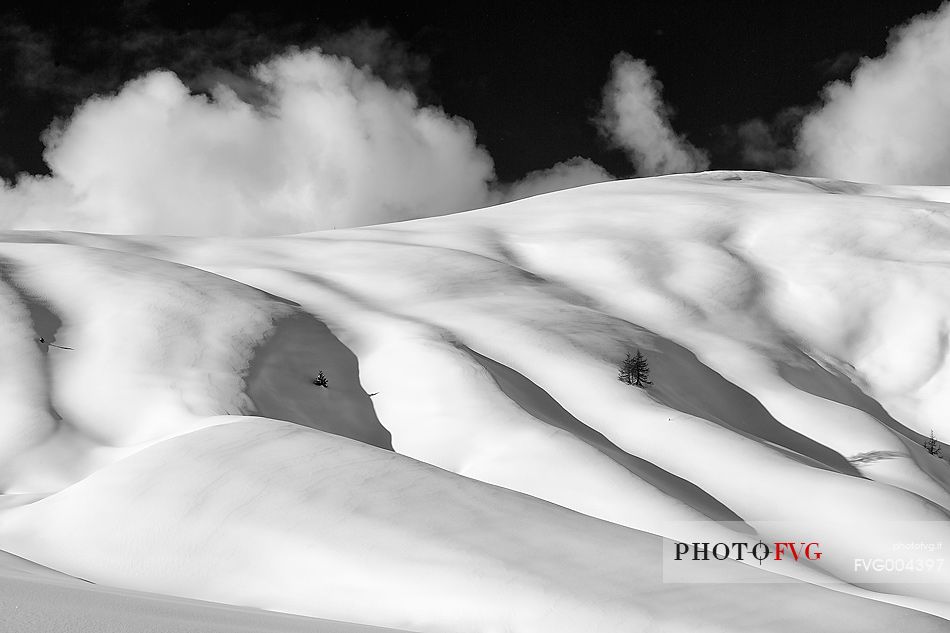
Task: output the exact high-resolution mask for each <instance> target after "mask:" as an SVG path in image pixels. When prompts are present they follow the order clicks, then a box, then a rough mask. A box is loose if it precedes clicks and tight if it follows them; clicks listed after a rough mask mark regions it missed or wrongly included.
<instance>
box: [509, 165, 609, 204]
mask: <svg viewBox="0 0 950 633" xmlns="http://www.w3.org/2000/svg"><path fill="white" fill-rule="evenodd" d="M613 179H614V177H613V176H611V175H610V174H609V173H608V172H607V170H606V169H604V168H603V167H601V166H600V165H598V164H597V163H595V162H593V161H591V160H590V159H587V158H582V157H580V156H575V157H574V158H570V159H568V160H565V161H563V162H560V163H558V164H556V165H554V166H553V167H549V168H548V169H539V170H537V171H532V172H531V173H529V174H528V175H526V176H525V177H524V178H522V179H521V180H519V181H518V182H516V183H513V184H511V185H508V186H506V187H501V188H500V189H501V195H502V200H503V201H505V202H507V201H509V200H518V199H519V198H527V197H529V196H536V195H539V194H542V193H548V192H551V191H559V190H561V189H570V188H571V187H580V186H582V185H592V184H594V183H597V182H606V181H608V180H613Z"/></svg>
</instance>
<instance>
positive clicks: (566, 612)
mask: <svg viewBox="0 0 950 633" xmlns="http://www.w3.org/2000/svg"><path fill="white" fill-rule="evenodd" d="M115 526H122V529H121V530H116V529H115ZM0 547H3V548H5V549H7V550H9V551H11V552H14V553H16V554H17V555H20V556H25V557H27V558H29V559H30V560H35V561H38V562H40V563H41V564H45V565H48V566H50V567H53V568H55V569H58V570H61V571H64V572H66V573H71V574H76V575H83V576H84V577H87V578H89V579H91V580H93V581H95V582H97V583H102V584H111V585H116V586H123V587H128V588H131V589H137V590H145V591H153V592H158V593H163V594H167V595H172V596H182V597H188V598H194V599H200V600H211V601H215V602H222V603H227V604H238V605H249V606H256V607H261V608H266V609H270V610H279V611H283V612H287V613H298V614H304V615H315V616H320V617H324V618H332V619H337V620H344V621H349V622H357V623H366V624H375V625H382V626H393V627H402V628H406V629H410V630H417V631H443V630H455V631H472V632H474V631H484V630H508V631H513V632H519V633H520V632H534V631H577V630H587V629H590V628H593V629H596V630H598V631H629V630H631V628H633V629H639V628H644V627H649V628H650V629H651V630H654V631H670V632H673V631H685V630H690V631H693V630H703V631H721V632H723V633H725V632H727V631H728V632H730V633H731V632H735V631H750V632H751V631H788V632H789V633H791V632H793V631H800V630H802V628H806V627H807V628H815V629H816V630H820V629H824V630H827V629H828V626H829V623H831V626H832V627H834V628H835V629H836V630H837V629H838V628H840V627H839V625H841V624H842V623H845V622H846V623H847V627H848V628H849V629H853V628H860V629H861V630H865V631H890V630H894V629H895V628H904V629H913V630H914V631H919V632H921V633H923V632H928V631H940V630H943V629H944V628H945V625H946V622H945V621H944V620H941V619H939V618H935V617H932V616H929V615H925V614H922V613H919V612H914V611H909V610H906V609H903V608H900V607H896V606H893V605H887V604H883V603H878V602H872V601H867V600H863V599H861V598H857V597H854V596H848V595H845V594H840V593H836V592H832V591H829V590H826V589H822V588H819V587H816V586H813V585H807V584H801V583H792V584H787V585H783V587H782V596H783V599H782V600H773V599H772V598H773V597H774V593H773V588H771V587H769V586H768V585H767V584H748V585H682V584H672V585H662V590H661V591H660V590H658V589H660V587H661V585H658V584H657V582H658V579H659V577H660V565H661V561H662V559H661V555H662V554H661V540H660V539H658V538H657V537H655V536H652V535H649V534H645V533H642V532H637V531H634V530H630V529H627V528H622V527H620V526H617V525H615V524H612V523H607V522H603V521H599V520H596V519H593V518H590V517H587V516H584V515H582V514H578V513H575V512H572V511H569V510H566V509H563V508H559V507H557V506H554V505H551V504H548V503H545V502H542V501H539V500H537V499H534V498H531V497H528V496H525V495H521V494H517V493H514V492H511V491H508V490H505V489H502V488H497V487H494V486H489V485H486V484H482V483H478V482H475V481H472V480H470V479H466V478H462V477H458V476H457V475H453V474H451V473H448V472H446V471H442V470H440V469H437V468H434V467H432V466H429V465H426V464H422V463H419V462H416V461H414V460H410V459H408V458H405V457H402V456H400V455H398V454H394V453H392V452H390V451H384V450H380V449H377V448H374V447H370V446H367V445H365V444H362V443H359V442H356V441H353V440H349V439H347V438H342V437H339V436H335V435H332V434H327V433H323V432H320V431H315V430H311V429H307V428H304V427H301V426H299V425H294V424H291V423H286V422H279V421H274V420H267V419H262V418H246V419H242V420H239V421H232V422H231V423H228V424H220V425H216V426H210V427H207V428H204V429H202V430H199V431H195V432H193V433H189V434H187V435H183V436H179V437H176V438H172V439H169V440H166V441H164V442H161V443H159V444H156V445H153V446H151V447H149V448H147V449H145V450H143V451H141V452H139V453H137V454H135V455H134V456H131V457H129V458H127V459H125V460H123V461H120V462H117V463H115V464H112V465H111V466H108V467H106V468H104V469H102V470H100V471H98V472H97V473H95V474H93V475H92V476H90V477H88V478H87V479H84V480H83V481H81V482H79V483H77V484H75V485H73V486H71V487H70V488H68V489H66V490H64V491H62V492H60V493H58V494H56V495H54V496H52V497H49V498H47V499H45V500H43V501H39V502H36V503H33V504H30V505H27V506H21V507H19V508H13V509H10V510H6V511H4V512H2V513H0ZM716 564H719V563H716ZM721 564H722V565H726V566H728V565H736V564H737V563H732V562H728V561H726V562H723V563H721ZM751 573H754V574H762V576H763V580H764V579H765V577H766V576H767V572H759V571H758V570H756V569H752V570H751ZM842 630H843V629H842Z"/></svg>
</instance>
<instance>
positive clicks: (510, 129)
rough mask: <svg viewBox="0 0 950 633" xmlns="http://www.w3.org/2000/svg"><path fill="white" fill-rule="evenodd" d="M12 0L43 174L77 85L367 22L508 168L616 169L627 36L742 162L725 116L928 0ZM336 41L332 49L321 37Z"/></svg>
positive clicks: (3, 144)
mask: <svg viewBox="0 0 950 633" xmlns="http://www.w3.org/2000/svg"><path fill="white" fill-rule="evenodd" d="M401 4H402V6H394V5H396V3H382V6H384V7H386V6H387V5H390V7H389V8H384V9H382V10H380V9H379V8H375V9H374V6H373V5H366V4H361V3H359V2H353V1H343V2H333V3H327V2H282V1H280V0H268V1H265V2H249V1H248V2H230V3H228V2H197V1H196V2H154V3H153V2H148V1H147V0H138V1H130V2H125V3H103V2H95V3H84V2H73V3H69V4H68V5H65V6H64V5H60V4H59V3H52V2H43V1H32V2H28V3H27V2H16V1H14V2H4V3H3V4H2V5H0V25H2V26H0V81H2V82H3V90H2V92H0V174H2V175H4V176H10V175H12V174H13V173H14V172H16V171H21V170H25V171H29V172H33V173H42V172H44V171H45V166H44V164H43V162H42V158H41V152H42V144H41V143H40V141H39V137H40V135H41V133H42V131H43V130H44V129H45V128H46V127H47V126H48V125H49V123H50V121H51V120H52V119H53V118H54V117H56V116H65V115H68V114H69V112H70V111H71V110H72V108H73V107H75V106H76V105H77V104H78V103H80V102H81V101H82V100H83V99H84V98H87V97H88V96H90V95H92V94H96V93H101V92H108V91H114V90H116V89H117V88H118V87H119V86H121V84H122V83H123V82H125V81H127V80H129V79H132V78H134V77H135V76H137V75H138V74H140V73H142V72H144V71H147V70H151V69H154V68H158V67H162V68H168V69H171V70H173V71H175V72H177V73H178V74H179V75H180V76H182V78H183V79H185V80H186V81H191V80H193V79H195V78H196V77H199V76H202V75H203V74H206V73H207V72H208V71H210V70H211V69H213V68H222V69H225V70H228V71H230V72H235V73H238V74H240V73H241V72H242V70H244V69H246V68H247V67H248V66H249V65H251V64H253V63H255V62H257V61H261V60H262V59H264V58H266V57H267V56H269V55H271V54H274V53H277V52H280V51H282V50H284V49H285V48H286V47H287V46H290V45H298V46H308V45H313V44H325V43H327V42H331V43H332V41H333V37H334V34H336V33H340V32H344V31H347V30H349V29H353V28H357V27H361V26H368V27H373V28H379V29H385V30H388V31H389V32H390V34H391V36H392V39H393V41H394V42H397V43H398V44H396V45H395V46H393V54H394V58H393V63H392V65H391V67H388V68H380V69H379V72H380V74H382V75H383V76H384V77H385V78H387V79H388V80H389V81H391V82H396V83H409V84H411V85H412V86H413V87H414V88H415V89H416V91H417V92H418V93H419V95H420V97H421V99H422V101H423V102H425V103H429V104H436V105H440V106H442V107H443V108H445V110H446V111H447V112H449V113H450V114H454V115H458V116H462V117H464V118H466V119H468V120H470V121H472V123H474V125H475V128H476V130H477V131H478V142H479V143H480V144H482V145H484V146H485V147H487V149H488V150H489V151H490V152H491V154H492V156H493V157H494V159H495V163H496V164H495V167H496V170H497V172H498V175H499V177H500V178H501V179H502V180H514V179H516V178H519V177H521V176H523V175H524V174H525V173H526V172H528V171H530V170H534V169H541V168H545V167H549V166H550V165H552V164H554V163H556V162H558V161H561V160H564V159H566V158H570V157H572V156H575V155H581V156H586V157H589V158H591V159H593V160H594V161H596V162H598V163H600V164H601V165H604V166H605V167H607V168H608V169H609V170H610V171H611V172H613V173H614V174H615V175H618V176H623V175H629V172H630V165H629V163H628V162H627V161H626V159H625V158H624V156H623V155H622V154H621V153H620V152H618V151H614V150H611V149H610V148H609V147H608V146H607V144H606V143H605V142H604V140H603V139H602V138H601V137H599V136H598V134H597V130H596V128H595V127H594V126H593V125H592V124H591V122H590V121H591V118H592V117H593V116H594V115H595V114H596V112H597V109H598V105H599V99H600V94H601V91H602V89H603V86H604V83H605V82H606V80H607V77H608V73H609V70H610V61H611V59H612V58H613V57H614V55H616V54H617V53H618V52H620V51H627V52H629V53H630V54H631V55H633V56H634V57H637V58H642V59H644V60H646V62H647V63H648V64H650V65H651V66H652V67H653V68H654V69H655V70H656V72H657V77H658V78H659V80H660V81H661V82H662V83H663V85H664V98H665V100H666V101H667V103H669V104H670V105H671V106H672V108H673V109H674V110H675V113H676V115H675V117H674V119H673V124H674V127H675V128H676V130H677V131H678V132H682V133H685V134H686V135H687V137H688V138H689V140H690V141H692V142H693V143H694V144H695V145H697V146H699V147H702V148H704V149H706V150H707V151H709V152H710V155H711V158H712V168H742V167H748V165H742V164H741V161H740V160H739V158H738V154H737V152H736V151H735V148H734V147H733V146H732V145H731V143H730V138H731V136H730V130H731V129H733V128H734V127H735V126H736V125H738V124H739V123H741V122H743V121H746V120H748V119H751V118H754V117H761V118H764V119H766V120H768V119H771V118H772V117H774V116H775V115H776V114H777V113H778V112H779V111H781V110H782V109H783V108H787V107H789V106H796V105H798V106H807V105H809V104H812V103H814V102H815V101H816V100H817V99H818V97H819V94H820V91H821V88H822V86H824V85H825V84H826V83H828V82H829V81H831V80H832V79H836V78H847V77H848V76H849V74H850V71H851V70H852V69H853V68H854V65H855V64H856V63H857V60H858V59H859V57H860V56H861V55H868V56H876V55H879V54H881V53H882V52H883V51H884V47H885V44H886V39H887V34H888V31H889V30H890V29H891V28H892V27H894V26H896V25H898V24H901V23H903V22H905V21H906V20H907V19H908V18H910V17H912V16H914V15H916V14H918V13H922V12H926V11H932V10H935V9H936V8H937V7H938V6H939V3H938V2H917V1H908V0H902V1H901V2H889V3H885V2H867V1H864V2H832V1H825V2H782V3H774V2H750V3H740V2H735V3H729V2H715V3H713V2H705V3H698V2H697V3H694V2H672V1H671V2H622V3H570V4H568V3H564V4H559V5H555V4H554V3H537V4H535V3H519V2H511V3H504V4H501V3H497V4H496V3H490V2H478V3H467V6H465V7H461V8H460V7H458V6H455V3H451V4H450V3H445V4H442V5H422V4H416V3H404V4H403V3H401ZM331 48H332V46H331Z"/></svg>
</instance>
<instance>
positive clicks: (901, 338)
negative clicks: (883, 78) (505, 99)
mask: <svg viewBox="0 0 950 633" xmlns="http://www.w3.org/2000/svg"><path fill="white" fill-rule="evenodd" d="M942 198H946V195H945V192H943V190H941V189H928V188H907V187H901V188H898V187H895V188H883V187H876V186H873V187H872V186H865V185H857V184H853V183H841V182H833V181H821V180H813V179H800V178H790V177H780V176H774V175H771V174H762V173H751V172H728V173H726V172H713V173H706V174H697V175H689V176H671V177H662V178H651V179H642V180H635V181H625V182H614V183H606V184H601V185H593V186H589V187H582V188H578V189H574V190H569V191H564V192H558V193H554V194H547V195H543V196H538V197H535V198H531V199H527V200H523V201H518V202H515V203H511V204H507V205H501V206H498V207H493V208H490V209H483V210H479V211H473V212H468V213H464V214H457V215H453V216H445V217H441V218H432V219H426V220H418V221H413V222H405V223H400V224H392V225H385V226H377V227H368V228H363V229H353V230H346V231H332V232H323V233H314V234H306V235H298V236H289V237H279V238H257V239H241V240H238V239H190V238H168V237H165V238H159V237H115V236H101V235H87V234H80V233H46V232H43V233H40V232H14V233H6V234H3V236H2V242H0V281H2V283H0V319H2V320H3V323H4V328H2V330H0V353H2V354H3V358H4V359H5V363H4V364H3V365H2V367H0V396H2V397H0V407H3V410H2V418H3V420H4V423H3V425H2V426H0V493H4V494H2V495H0V549H5V550H7V551H9V552H12V553H13V554H16V555H17V556H21V557H23V558H26V559H29V560H32V561H34V562H37V563H40V564H42V565H46V566H48V567H50V568H52V569H56V570H59V571H62V572H65V573H67V574H71V575H75V576H78V577H81V578H85V579H88V580H91V581H93V582H96V583H101V584H104V585H111V586H116V587H122V588H126V589H135V590H141V591H151V592H157V593H162V594H168V595H174V596H180V597H183V598H194V599H199V600H212V601H216V602H222V603H228V604H233V605H240V606H253V607H262V608H266V609H273V610H279V611H284V612H288V613H295V614H302V615H309V616H316V617H322V618H330V619H336V620H341V621H349V622H357V623H364V624H374V625H380V626H390V627H397V628H404V629H408V630H422V631H430V630H431V631H449V630H458V631H493V630H511V631H553V630H565V631H574V630H603V631H606V630H618V631H619V630H624V631H626V630H640V629H642V630H657V631H661V630H662V631H699V630H710V631H732V630H750V631H786V630H787V631H797V630H803V629H807V628H812V629H816V630H834V631H839V630H840V631H844V630H855V629H861V630H868V631H890V630H898V629H900V630H914V631H928V630H934V631H937V630H948V629H950V623H948V622H947V621H946V620H944V619H941V618H940V617H935V616H934V615H929V614H936V615H937V616H943V617H944V618H945V617H948V616H950V599H947V596H948V595H950V592H948V584H947V583H950V565H947V566H946V567H941V568H940V569H936V568H935V567H931V568H928V569H927V570H925V573H924V574H923V575H918V576H916V577H915V578H916V580H917V582H912V583H906V582H902V583H895V582H891V583H877V584H875V583H868V582H857V581H854V580H853V578H852V577H853V573H851V572H853V571H854V570H853V568H852V567H853V565H854V560H855V559H856V558H861V557H864V556H866V555H867V553H868V552H870V551H879V550H878V549H875V548H877V547H878V546H880V544H881V543H904V542H912V541H915V540H920V539H924V538H926V539H928V540H929V541H938V542H940V543H945V544H946V545H945V547H947V548H950V521H948V517H950V467H948V464H947V463H946V462H944V461H942V460H940V459H937V458H935V457H932V456H930V455H928V454H927V453H926V451H924V449H923V448H922V447H921V446H920V443H921V442H922V441H923V439H924V436H926V435H929V434H930V432H931V430H933V431H934V433H935V435H936V436H937V438H938V439H939V438H944V439H950V418H948V417H947V416H946V415H945V413H944V412H945V411H947V410H950V351H948V350H950V274H948V272H947V271H948V265H950V205H947V204H945V203H943V202H940V201H939V200H940V199H942ZM41 338H42V342H41V341H40V339H41ZM638 349H639V350H641V351H642V352H643V353H644V354H645V355H646V357H647V358H648V360H649V362H650V367H651V380H652V381H653V385H651V386H649V387H648V388H647V389H638V388H636V387H630V386H628V385H625V384H623V383H621V382H619V381H618V380H617V366H618V365H619V364H620V361H621V360H622V359H623V358H624V357H625V355H626V354H627V353H634V352H635V351H636V350H638ZM318 371H324V372H325V373H326V375H327V377H328V379H329V386H328V387H327V388H323V387H320V386H317V385H314V384H312V380H313V378H314V376H315V375H316V374H317V372H318ZM247 416H255V417H247ZM275 420H283V422H278V421H275ZM337 436H345V437H347V438H349V439H346V440H344V439H340V438H339V437H337ZM436 467H437V468H436ZM487 484H494V486H490V485H487ZM506 489H507V490H506ZM532 497H534V498H533V499H532ZM546 502H547V503H546ZM559 506H560V507H559ZM895 520H900V521H902V522H903V523H894V521H895ZM717 521H719V522H721V521H729V522H734V523H732V524H729V525H726V524H720V523H716V522H717ZM776 522H781V523H780V524H778V523H776ZM776 525H784V526H788V525H795V526H798V528H799V529H800V533H801V534H807V538H809V539H810V540H815V541H820V542H821V543H822V546H823V548H824V549H825V552H826V554H825V556H824V557H823V558H822V559H821V560H820V561H812V562H810V563H809V564H808V565H800V564H790V563H787V562H784V561H783V562H780V563H779V562H775V561H770V562H768V563H766V564H765V565H764V567H765V569H763V570H761V571H760V570H757V569H754V568H749V569H748V571H749V573H752V574H754V575H756V576H755V578H759V577H760V576H761V578H763V579H764V578H766V577H769V578H774V577H775V576H774V575H773V574H780V575H781V576H780V577H782V578H785V580H786V582H784V583H782V584H767V583H766V584H758V583H747V584H743V585H741V586H740V585H735V584H732V585H726V584H719V585H715V584H714V585H699V584H696V585H677V584H673V583H664V582H663V581H662V573H661V572H662V567H663V562H664V558H663V554H662V551H661V550H662V548H661V543H662V539H661V538H660V537H666V538H674V539H680V540H709V541H727V542H728V541H729V540H730V539H732V540H735V539H736V538H740V537H739V536H737V534H738V532H736V531H735V529H740V530H744V531H745V532H748V533H750V534H751V533H753V532H755V533H756V534H755V538H759V537H761V538H762V539H763V540H766V541H768V540H769V539H773V538H774V539H781V538H784V537H785V535H783V534H780V533H778V532H776V530H777V529H778V528H776V527H775V526H776ZM922 526H926V527H922ZM742 538H744V537H742ZM753 540H754V539H753ZM914 556H916V557H917V558H916V560H920V561H922V562H926V561H927V560H930V559H932V558H933V556H930V559H928V558H927V555H926V553H921V552H917V553H916V554H914ZM715 564H716V565H723V566H738V565H740V563H733V562H723V563H715ZM756 566H758V565H756ZM2 567H3V562H2V561H0V568H2ZM723 569H725V568H723ZM728 573H732V572H729V571H728V570H725V571H724V572H723V574H728ZM849 574H850V575H849ZM820 585H825V586H820ZM898 623H900V625H899V626H898ZM631 627H633V628H632V629H631ZM638 627H639V628H638ZM650 627H653V628H650ZM703 627H706V628H705V629H704V628H703Z"/></svg>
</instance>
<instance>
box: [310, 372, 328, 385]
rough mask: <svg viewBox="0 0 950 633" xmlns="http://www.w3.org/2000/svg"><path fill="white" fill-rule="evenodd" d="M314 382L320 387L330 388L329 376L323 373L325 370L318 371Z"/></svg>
mask: <svg viewBox="0 0 950 633" xmlns="http://www.w3.org/2000/svg"><path fill="white" fill-rule="evenodd" d="M313 384H315V385H317V386H318V387H324V388H327V389H329V388H330V383H329V382H327V377H326V376H324V375H323V371H321V372H320V373H318V374H317V377H316V378H314V379H313Z"/></svg>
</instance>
